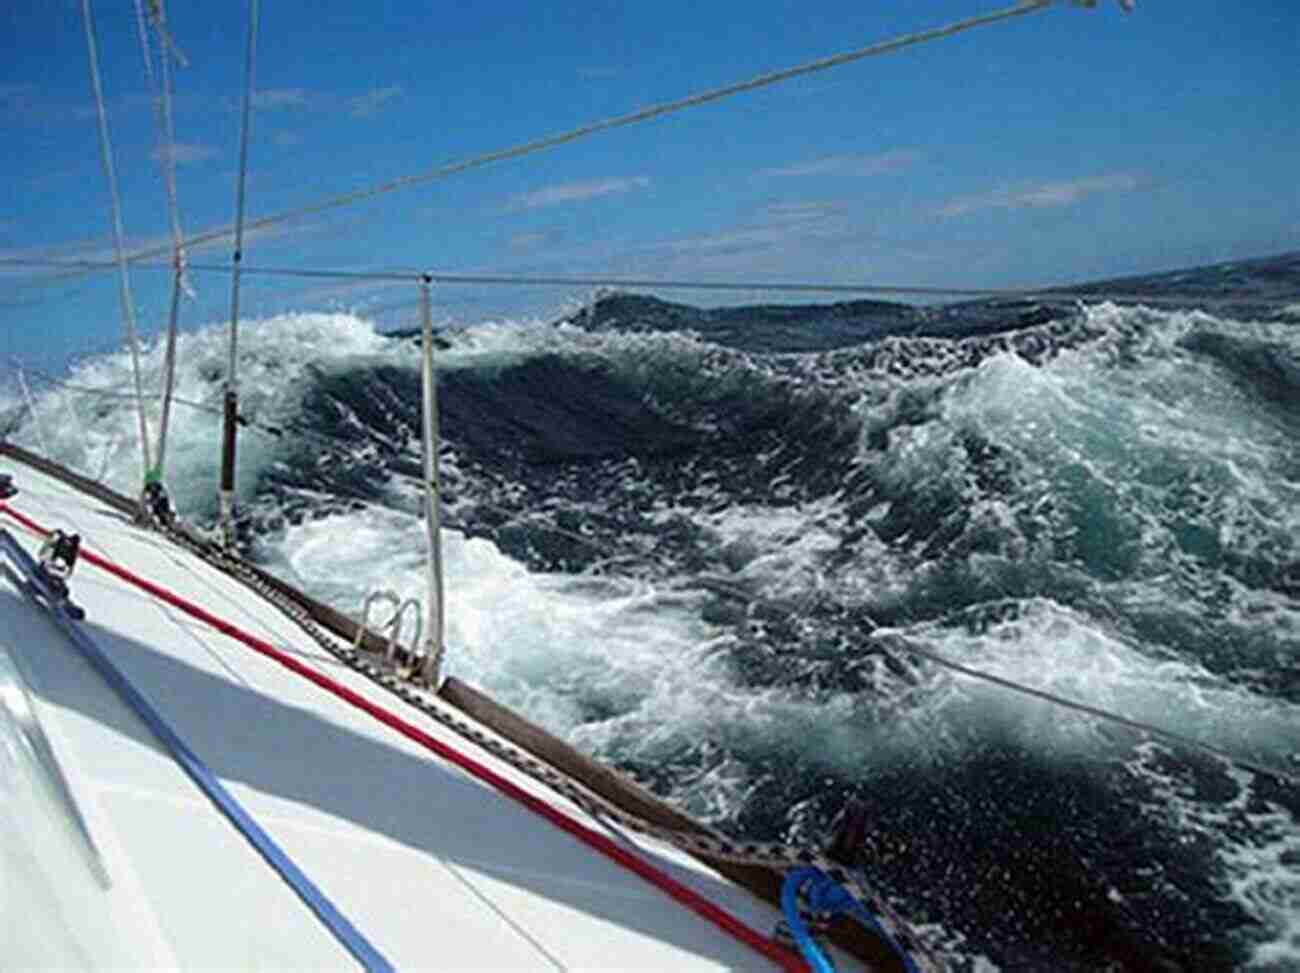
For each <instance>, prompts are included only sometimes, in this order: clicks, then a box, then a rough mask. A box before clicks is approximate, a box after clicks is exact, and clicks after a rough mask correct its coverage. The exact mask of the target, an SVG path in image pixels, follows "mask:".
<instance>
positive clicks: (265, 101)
mask: <svg viewBox="0 0 1300 973" xmlns="http://www.w3.org/2000/svg"><path fill="white" fill-rule="evenodd" d="M308 103H309V99H308V97H307V92H306V90H305V89H303V88H264V89H262V90H261V91H255V92H253V107H254V108H256V109H259V110H266V109H273V108H306V107H307V106H308Z"/></svg>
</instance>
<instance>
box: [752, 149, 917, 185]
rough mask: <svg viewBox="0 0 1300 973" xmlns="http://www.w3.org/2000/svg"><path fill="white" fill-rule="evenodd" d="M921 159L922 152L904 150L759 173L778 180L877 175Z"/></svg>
mask: <svg viewBox="0 0 1300 973" xmlns="http://www.w3.org/2000/svg"><path fill="white" fill-rule="evenodd" d="M920 159H921V153H919V152H913V151H911V150H904V149H898V150H895V151H893V152H881V153H878V154H876V155H828V156H823V157H822V158H820V159H809V160H808V161H806V162H796V163H794V164H793V165H788V166H780V167H778V168H775V169H761V170H759V173H758V174H759V175H760V176H768V177H773V178H778V179H788V178H796V177H801V176H824V175H829V174H832V173H833V174H836V175H841V176H878V175H881V174H882V173H885V172H893V171H894V170H896V169H903V168H906V167H907V166H910V165H912V164H913V163H914V162H917V161H919V160H920Z"/></svg>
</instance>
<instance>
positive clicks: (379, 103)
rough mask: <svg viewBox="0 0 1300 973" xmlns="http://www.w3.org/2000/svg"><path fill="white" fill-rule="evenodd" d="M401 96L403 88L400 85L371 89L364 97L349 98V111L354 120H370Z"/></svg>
mask: <svg viewBox="0 0 1300 973" xmlns="http://www.w3.org/2000/svg"><path fill="white" fill-rule="evenodd" d="M401 96H402V86H401V85H400V84H390V85H388V87H386V88H371V89H370V90H369V91H367V92H366V93H365V94H364V95H357V96H356V97H355V98H349V99H348V111H350V112H351V113H352V117H353V118H368V117H369V116H371V115H373V114H375V112H377V111H379V109H380V108H382V107H383V106H384V105H385V104H387V103H388V102H390V101H392V100H393V99H394V98H400V97H401Z"/></svg>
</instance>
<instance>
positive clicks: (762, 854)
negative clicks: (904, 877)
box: [148, 516, 944, 973]
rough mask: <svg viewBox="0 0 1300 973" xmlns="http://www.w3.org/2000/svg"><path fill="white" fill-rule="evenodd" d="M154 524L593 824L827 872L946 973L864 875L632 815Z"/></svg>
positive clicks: (789, 849) (241, 570)
mask: <svg viewBox="0 0 1300 973" xmlns="http://www.w3.org/2000/svg"><path fill="white" fill-rule="evenodd" d="M148 519H149V522H150V523H151V524H152V526H154V527H155V528H156V529H157V530H159V531H161V532H162V533H163V534H164V535H165V536H166V537H168V538H169V539H170V540H171V541H173V542H174V543H176V544H178V545H180V546H181V547H183V548H185V549H186V550H188V551H190V552H191V553H193V554H194V555H195V556H197V557H199V558H200V559H202V560H203V561H205V562H206V563H208V564H210V565H211V566H213V567H215V568H217V569H218V570H220V571H222V572H223V573H225V574H227V575H229V576H230V577H232V578H234V579H235V580H237V581H239V582H240V583H242V584H244V585H245V586H246V587H248V588H251V589H252V590H253V591H254V592H255V593H257V594H258V595H259V596H261V597H262V598H263V599H264V600H265V601H267V602H268V603H270V604H271V605H272V606H273V607H275V608H276V609H277V610H278V611H279V612H281V613H282V614H283V615H285V616H286V617H287V618H289V619H290V620H291V621H292V622H293V623H294V624H296V625H297V626H298V627H299V628H301V629H302V630H303V631H304V632H305V633H306V634H307V635H308V636H309V637H310V638H311V639H312V641H313V642H315V643H316V644H317V645H318V646H320V647H321V648H322V649H324V650H325V651H326V652H328V653H329V654H330V655H331V656H332V657H333V658H335V659H337V660H338V661H339V662H342V663H343V664H344V665H346V666H347V667H348V668H349V669H351V670H352V671H354V672H357V673H359V674H361V675H362V676H365V677H366V678H367V679H369V680H370V681H371V682H373V683H374V684H376V685H377V686H379V687H381V688H382V689H384V690H386V691H388V692H389V693H392V694H393V695H395V696H397V697H398V698H399V699H401V700H402V702H404V703H406V704H407V705H409V706H413V707H415V708H416V709H418V710H419V711H420V712H421V713H423V714H425V715H426V716H428V717H430V718H431V719H433V720H435V721H436V722H438V723H439V724H440V725H441V726H443V727H446V728H447V729H449V730H451V731H452V732H453V733H455V734H457V735H458V736H460V737H462V738H463V739H465V740H468V741H469V742H471V743H473V744H474V745H475V746H477V747H479V748H481V749H482V750H484V751H486V752H487V753H490V754H491V755H492V756H493V757H495V758H497V759H498V760H501V761H503V762H505V763H506V764H508V765H509V766H510V767H512V768H514V769H515V770H517V771H519V772H520V773H522V774H524V775H526V776H527V777H529V778H530V779H532V780H534V781H536V782H538V783H540V784H542V785H544V786H545V787H547V788H549V789H550V790H551V791H553V792H555V793H556V794H558V795H560V796H561V797H564V798H566V799H568V800H569V801H571V802H572V803H573V804H575V805H576V806H578V807H579V808H581V809H582V810H583V811H585V812H586V813H588V814H590V815H591V816H592V817H593V818H595V819H597V820H600V821H604V822H606V823H612V824H615V825H617V826H618V827H621V828H626V829H627V830H629V831H633V832H636V833H637V834H641V835H645V836H647V837H650V838H654V839H656V840H659V841H662V842H664V843H666V844H669V845H672V846H673V847H675V848H678V849H680V850H682V851H685V852H688V853H690V854H693V855H697V856H700V857H703V858H711V859H714V860H716V861H720V862H728V863H731V864H736V865H750V866H759V867H765V868H773V869H777V870H782V871H784V870H788V869H790V868H795V867H799V866H813V867H816V868H819V869H821V870H822V871H823V872H825V873H826V874H827V875H828V876H829V877H830V878H832V879H834V880H835V881H836V882H838V883H839V884H840V885H842V886H843V887H844V888H845V889H846V890H847V891H848V893H849V894H850V895H851V896H852V897H853V899H854V900H855V901H856V902H857V903H858V904H859V905H861V906H863V907H864V908H865V909H867V910H868V911H869V912H870V913H871V914H872V915H873V916H875V917H877V919H878V921H879V922H880V925H881V928H883V929H884V931H885V932H886V933H887V934H888V935H889V936H890V937H892V938H893V940H894V941H895V942H896V943H897V944H898V945H899V946H900V947H901V948H902V949H904V950H905V951H906V952H907V953H908V954H909V955H910V956H911V957H912V958H913V960H914V961H916V962H917V964H918V965H917V968H918V969H919V970H922V971H925V973H939V971H941V970H943V969H944V965H943V963H941V962H940V961H939V959H938V958H937V956H936V955H935V954H934V953H933V952H931V951H930V950H929V949H928V948H927V947H926V946H925V945H924V944H923V943H922V942H921V941H920V940H919V938H918V937H917V936H916V935H915V934H913V933H912V931H911V929H910V928H909V926H908V924H907V923H906V922H905V921H904V920H903V918H902V917H901V916H900V915H899V914H898V913H897V911H896V910H895V909H894V908H893V907H892V906H890V905H889V903H888V902H886V901H885V899H884V898H883V897H882V896H880V895H878V894H876V893H875V892H874V891H872V890H871V889H870V888H868V887H867V886H866V884H865V882H864V880H863V879H862V877H861V876H860V875H859V874H858V873H857V872H856V870H854V869H850V868H846V867H845V866H843V865H841V864H839V863H838V862H836V861H834V860H832V859H831V858H829V857H827V856H826V855H825V854H823V853H822V852H820V851H816V850H814V849H810V848H800V847H796V846H791V845H787V844H783V843H780V842H753V841H738V840H735V839H732V838H729V837H727V836H726V835H722V834H720V833H718V832H716V831H712V830H708V831H702V832H692V831H682V830H679V829H676V828H665V827H662V826H659V825H656V824H652V823H650V822H649V821H646V820H644V819H643V818H640V817H638V816H636V815H633V814H630V813H628V812H627V811H624V810H623V809H622V808H619V807H618V806H617V805H615V804H613V803H612V802H611V801H609V800H608V799H606V798H604V797H602V796H601V795H599V794H596V793H595V792H593V791H591V790H588V789H587V788H586V787H584V786H583V785H582V784H580V783H578V782H577V781H575V780H573V779H572V778H571V777H569V776H567V775H566V774H563V773H561V772H560V771H558V770H556V769H555V768H554V767H552V766H550V765H549V764H547V763H545V762H543V761H541V760H539V759H538V758H536V757H534V756H533V755H532V754H530V753H529V752H527V751H526V750H524V749H522V748H521V747H518V746H516V745H514V744H513V743H510V742H508V741H506V740H503V739H501V738H500V737H498V736H497V735H496V734H493V733H489V732H486V731H485V730H484V729H482V728H481V727H479V726H477V725H476V724H474V723H472V722H470V721H469V720H467V719H466V718H465V717H463V716H462V715H460V714H459V713H458V712H457V711H455V710H454V709H453V708H452V707H451V706H449V705H448V704H447V703H446V702H444V701H442V700H439V699H438V698H437V697H436V696H434V695H433V694H432V693H430V692H428V691H427V689H426V688H425V687H423V686H421V685H419V684H418V683H415V682H413V681H412V679H411V675H412V674H414V673H416V672H418V671H419V670H420V669H421V667H420V666H416V665H412V666H411V667H410V669H409V671H408V670H406V669H403V668H402V667H401V666H400V665H391V664H388V663H386V662H384V663H381V662H380V661H378V660H377V657H372V656H370V655H369V654H368V653H366V652H364V651H357V650H355V649H353V648H352V647H351V646H350V645H347V644H346V643H344V642H343V641H342V640H341V639H340V638H338V637H336V636H334V635H333V634H332V633H330V632H329V631H328V630H326V629H325V628H324V627H323V626H322V625H320V624H319V623H318V622H317V621H316V620H315V619H313V618H312V617H311V615H310V614H309V613H308V611H307V609H306V608H305V607H303V606H302V605H301V604H299V603H298V602H297V601H295V600H294V599H292V598H290V597H288V596H287V595H285V594H284V593H283V592H281V591H279V590H278V589H276V588H275V587H273V586H272V585H270V584H268V583H267V582H266V581H265V580H264V579H263V578H262V577H261V576H260V575H259V574H258V572H256V571H254V570H253V569H252V568H251V567H250V566H249V565H248V564H246V563H245V562H244V561H242V560H241V559H239V558H237V557H234V556H232V555H230V554H228V553H226V552H225V551H223V550H221V549H220V548H219V547H217V546H216V545H214V544H211V543H208V542H206V541H201V540H199V539H197V538H196V537H195V536H193V535H191V534H190V533H189V532H188V531H186V530H184V529H182V528H180V527H179V526H177V525H176V524H175V522H172V521H170V519H168V518H159V517H154V516H149V517H148Z"/></svg>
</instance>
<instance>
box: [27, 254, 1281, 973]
mask: <svg viewBox="0 0 1300 973" xmlns="http://www.w3.org/2000/svg"><path fill="white" fill-rule="evenodd" d="M1114 293H1122V294H1124V295H1126V298H1125V300H1124V301H1123V302H1119V303H1114V302H1111V301H1108V300H1107V295H1108V294H1114ZM1080 298H1082V299H1080ZM1129 298H1138V299H1140V300H1137V301H1134V300H1130V299H1129ZM240 351H241V359H240V370H241V375H240V383H241V384H240V390H241V411H242V414H243V415H244V417H245V419H246V420H247V425H246V426H245V427H244V428H243V429H242V430H241V434H240V435H241V439H240V459H239V475H238V488H239V498H240V503H241V508H242V518H241V522H240V538H241V543H242V544H243V545H244V547H245V549H246V550H247V552H248V553H249V554H250V556H251V557H253V558H255V559H256V560H257V561H259V562H260V563H262V564H263V565H265V566H267V567H268V568H269V569H271V570H273V571H275V572H276V573H278V574H280V575H281V576H283V577H285V578H287V579H288V580H290V581H293V582H294V583H296V584H299V585H301V586H302V587H303V588H305V589H306V590H307V591H308V592H310V593H313V594H315V595H317V596H320V597H322V598H324V599H325V600H327V601H329V602H330V603H332V604H334V605H335V606H336V607H338V608H340V609H343V610H345V611H348V612H351V613H357V612H358V611H359V609H360V605H361V601H362V599H363V597H364V596H365V595H366V593H367V592H369V591H371V590H373V589H376V588H391V589H393V590H395V591H397V592H399V593H400V594H402V595H403V596H407V595H411V596H417V597H418V596H419V595H420V593H421V591H422V586H423V571H422V567H421V565H422V558H423V556H424V544H423V540H422V536H423V535H422V531H421V519H420V483H419V480H420V456H419V442H418V430H419V373H418V363H419V354H420V349H419V344H418V338H417V337H416V336H414V335H411V334H403V333H397V334H383V333H380V332H378V331H377V330H376V329H375V327H374V325H373V324H372V323H371V322H369V321H367V320H366V319H365V317H364V315H361V314H354V313H345V312H337V311H336V312H330V313H317V312H310V313H309V312H304V313H299V314H286V315H280V316H277V317H274V318H269V319H265V320H259V321H250V322H247V324H246V326H245V328H244V330H243V332H242V336H241V342H240ZM225 356H226V351H225V333H224V326H223V325H222V324H220V323H216V324H213V325H211V326H209V327H200V328H198V329H196V330H192V331H189V332H187V333H185V334H184V335H183V336H182V338H181V342H180V352H179V370H178V376H177V395H178V396H179V397H180V399H181V400H183V401H182V403H181V404H179V405H177V406H176V408H175V415H174V422H173V427H172V430H171V439H170V444H169V448H168V463H167V468H168V483H169V487H170V489H171V492H172V496H173V499H174V501H175V502H176V504H177V506H178V507H179V510H180V512H181V513H182V514H183V515H184V516H186V517H187V518H191V519H193V520H195V521H196V522H198V523H200V524H211V523H212V522H213V520H214V518H215V515H216V503H215V496H214V493H215V485H216V480H217V462H218V455H219V450H218V446H217V444H218V441H219V439H218V436H219V424H220V405H221V394H222V381H223V379H224V370H225V360H226V358H225ZM161 357H162V356H161V349H160V348H159V347H158V346H157V345H156V344H155V345H153V346H151V347H150V348H149V349H148V350H147V352H146V354H145V358H144V364H145V369H146V380H147V383H148V387H149V388H155V389H156V388H158V387H159V385H160V368H161ZM437 360H438V364H439V368H440V403H441V413H442V430H443V437H444V441H443V446H442V453H441V470H442V483H443V488H444V505H445V514H444V524H445V530H444V537H443V540H444V547H445V555H444V557H445V563H446V585H447V604H448V623H447V649H448V667H449V671H450V672H451V673H453V674H455V675H457V676H459V677H461V678H463V679H465V680H467V681H469V682H471V683H474V684H476V685H478V686H479V687H481V688H482V689H484V690H486V691H487V692H488V693H490V694H491V695H493V696H495V697H496V698H497V699H499V700H500V701H502V702H503V703H505V704H507V705H509V706H511V707H513V708H515V709H517V710H519V711H520V712H522V713H523V714H525V715H526V716H528V717H529V718H531V719H533V720H534V721H536V722H538V723H540V724H542V725H543V726H545V727H547V728H549V729H550V730H552V731H553V732H555V733H557V734H558V735H560V736H561V737H563V738H565V739H566V740H568V741H570V742H571V743H573V744H574V745H576V746H577V747H579V748H580V749H582V750H584V751H586V752H588V753H590V754H593V755H595V756H596V757H598V758H600V759H601V760H604V761H607V762H609V763H610V764H613V765H615V766H617V767H619V768H621V769H623V770H624V771H626V772H627V773H629V774H630V775H632V776H633V777H635V778H636V779H637V780H639V781H640V782H641V783H643V784H645V785H646V786H648V787H650V788H651V789H653V790H654V791H655V792H657V793H659V794H660V795H662V796H664V797H665V798H667V799H668V800H670V801H671V802H673V803H674V804H676V805H678V806H679V807H681V808H683V809H684V810H686V811H688V812H690V813H692V814H694V815H697V816H699V817H700V818H703V819H705V820H707V821H709V822H711V823H712V824H714V825H716V826H717V827H719V828H721V829H723V830H726V831H728V832H731V833H734V834H737V835H744V836H746V837H750V838H753V839H758V840H777V839H788V840H790V841H798V842H813V843H817V844H820V843H822V842H823V841H824V839H825V836H826V833H827V830H828V827H829V823H830V821H831V820H832V819H833V817H834V816H835V814H836V813H837V812H838V811H839V810H840V809H841V808H842V807H843V806H844V805H845V804H846V802H848V801H849V800H851V799H853V800H857V801H860V802H863V803H864V804H865V805H866V807H867V808H868V809H869V811H870V820H871V825H872V827H871V834H870V836H869V839H868V842H867V846H866V847H865V848H864V849H863V858H862V867H863V868H864V870H865V871H866V873H867V874H868V876H869V877H870V879H871V881H872V882H874V883H875V884H876V885H877V887H878V888H879V889H881V890H882V891H884V892H885V893H886V894H887V895H888V896H889V897H890V898H891V899H892V900H893V901H894V902H895V904H896V905H897V906H898V908H899V910H900V911H901V912H902V913H903V914H904V915H905V916H907V917H909V918H910V919H911V920H912V921H913V922H914V923H915V925H916V927H917V928H918V930H919V931H920V932H921V933H922V935H924V936H925V937H926V938H927V939H928V941H930V942H931V943H933V944H935V945H936V947H938V948H941V949H942V950H944V951H945V952H946V953H947V955H948V956H949V957H950V959H951V960H952V961H953V965H954V967H955V968H957V969H967V970H993V969H1001V970H1044V971H1048V970H1051V971H1069V970H1115V971H1119V970H1124V971H1130V970H1133V971H1136V970H1158V971H1173V970H1187V971H1192V970H1195V971H1212V970H1238V969H1241V970H1246V969H1249V970H1275V971H1281V970H1300V787H1297V785H1296V783H1295V781H1296V779H1297V778H1300V255H1289V256H1284V257H1278V258H1271V259H1268V260H1260V261H1248V262H1239V263H1234V264H1224V265H1216V266H1213V267H1204V268H1197V269H1192V270H1187V271H1181V272H1178V273H1171V274H1162V275H1155V276H1151V277H1144V278H1132V279H1128V280H1125V281H1112V282H1106V283H1103V284H1098V285H1090V286H1088V287H1080V288H1073V289H1072V296H1070V297H1066V296H1062V297H1060V298H1059V299H1057V298H1055V297H1050V298H1044V299H1041V300H1032V301H1031V300H1011V299H1007V300H985V301H974V302H965V303H960V304H950V305H943V306H913V305H906V304H900V303H887V302H880V301H854V302H845V303H839V304H828V305H816V306H813V305H808V306H788V305H754V306H748V307H739V308H737V307H730V308H715V309H705V308H700V307H695V306H691V305H688V304H679V303H669V302H667V301H664V300H660V299H658V298H652V297H648V296H644V295H636V294H612V295H608V296H605V297H603V298H602V299H600V300H599V301H598V302H595V303H594V304H592V305H590V306H587V307H585V308H582V309H580V310H576V311H575V312H574V313H572V314H569V315H566V316H565V317H563V318H562V319H560V320H550V319H545V320H544V319H536V320H528V319H515V320H495V321H482V322H463V323H458V324H455V325H453V326H449V327H447V328H445V329H443V330H442V331H441V332H440V334H439V337H438V348H437ZM129 368H130V365H129V357H128V355H127V354H126V353H125V351H122V352H117V353H112V354H107V355H100V356H96V357H91V358H87V359H85V360H82V361H80V362H78V363H77V364H75V365H73V366H72V367H71V368H70V370H69V372H68V374H66V375H64V376H59V377H58V378H57V381H55V380H54V379H52V378H51V377H48V376H42V375H40V374H37V373H31V374H29V375H28V376H27V379H28V382H29V383H30V384H31V385H32V387H33V391H34V393H35V394H34V399H33V406H34V407H33V408H28V407H27V405H26V404H25V402H24V401H23V399H22V397H20V396H18V395H17V393H13V394H12V395H11V396H10V397H9V398H8V399H7V400H6V402H5V403H4V406H5V407H4V410H3V418H4V422H5V428H6V429H7V432H8V435H10V436H11V437H12V438H13V439H14V441H16V442H19V443H20V444H22V445H26V446H29V447H32V448H35V449H38V450H41V451H43V452H47V453H48V454H50V455H52V456H53V458H55V459H57V460H59V461H61V462H64V463H67V464H69V465H71V466H73V467H75V468H77V469H80V470H82V471H84V472H87V473H89V474H90V475H92V476H96V477H103V478H104V479H105V480H106V481H107V482H109V483H111V484H112V485H114V486H115V487H117V488H119V489H121V490H123V491H124V492H129V493H135V492H136V490H137V487H138V483H139V476H140V461H139V455H138V451H137V450H136V448H135V446H134V434H135V418H134V413H133V411H132V403H131V400H130V398H129V397H128V396H127V394H126V393H127V392H128V391H129V389H130V371H129ZM153 421H154V422H156V409H155V415H154V418H153ZM908 646H915V647H917V648H920V649H923V650H925V651H926V652H927V653H930V654H932V655H937V656H940V657H942V658H945V659H948V660H951V661H953V662H955V663H959V664H960V665H962V666H966V667H969V668H972V669H976V670H980V671H982V672H985V673H989V674H991V675H994V676H997V677H1000V678H1001V679H1003V680H1010V681H1013V682H1015V683H1018V684H1022V685H1024V686H1028V687H1032V688H1034V689H1038V690H1043V691H1046V692H1050V693H1052V694H1056V695H1059V696H1061V697H1066V698H1068V699H1070V700H1074V701H1077V702H1079V703H1082V704H1085V705H1087V706H1090V707H1094V708H1098V709H1102V710H1106V711H1108V712H1113V713H1116V714H1120V715H1122V716H1124V717H1127V718H1130V719H1133V720H1140V721H1144V722H1147V723H1150V724H1155V725H1157V726H1159V727H1162V728H1165V729H1167V730H1170V731H1172V732H1174V733H1177V734H1181V735H1184V736H1186V737H1191V738H1195V739H1197V740H1200V741H1203V742H1205V743H1206V744H1210V745H1212V746H1213V747H1216V748H1220V749H1221V750H1225V751H1228V752H1230V753H1232V754H1234V755H1237V756H1238V757H1239V758H1240V759H1241V760H1242V761H1244V762H1245V763H1248V764H1250V765H1251V766H1253V767H1256V768H1258V767H1259V766H1263V767H1266V768H1275V769H1276V770H1277V771H1279V774H1278V775H1277V776H1274V775H1270V774H1269V773H1265V772H1261V771H1260V770H1258V769H1250V768H1248V767H1246V766H1243V765H1241V764H1236V763H1233V762H1229V761H1227V760H1224V759H1221V758H1220V757H1218V756H1214V755H1211V754H1209V753H1207V752H1204V751H1202V750H1200V749H1198V748H1196V747H1193V746H1190V745H1183V744H1179V743H1176V742H1172V741H1170V740H1167V739H1165V738H1158V737H1152V736H1149V735H1145V734H1142V733H1139V732H1138V731H1136V730H1133V729H1131V728H1129V727H1126V726H1124V725H1122V724H1118V723H1114V722H1111V721H1107V720H1105V719H1101V718H1098V717H1095V716H1092V715H1087V714H1084V713H1080V712H1078V711H1075V710H1072V709H1068V708H1064V707H1061V706H1059V705H1056V704H1054V703H1052V702H1049V701H1047V700H1044V699H1042V698H1038V697H1034V696H1030V695H1026V694H1023V693H1019V692H1016V691H1014V690H1011V689H1008V688H1005V687H1004V686H999V685H995V684H991V683H988V682H985V681H981V680H978V679H973V678H971V677H969V676H967V675H963V674H960V673H956V672H954V671H952V670H951V669H948V668H946V667H944V666H941V665H938V664H936V663H934V662H933V661H930V660H928V659H926V658H923V657H920V656H917V655H914V654H913V653H911V652H910V651H908Z"/></svg>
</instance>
